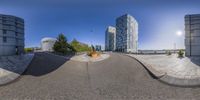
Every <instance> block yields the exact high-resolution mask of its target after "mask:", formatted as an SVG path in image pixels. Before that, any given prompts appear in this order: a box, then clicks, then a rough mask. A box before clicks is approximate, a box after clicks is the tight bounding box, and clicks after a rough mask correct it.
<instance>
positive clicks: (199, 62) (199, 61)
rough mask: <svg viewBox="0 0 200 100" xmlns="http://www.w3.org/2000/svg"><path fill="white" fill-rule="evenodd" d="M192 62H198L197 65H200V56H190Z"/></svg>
mask: <svg viewBox="0 0 200 100" xmlns="http://www.w3.org/2000/svg"><path fill="white" fill-rule="evenodd" d="M189 58H190V60H191V61H192V63H194V64H196V65H197V66H200V57H189Z"/></svg>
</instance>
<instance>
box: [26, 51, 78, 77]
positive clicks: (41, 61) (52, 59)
mask: <svg viewBox="0 0 200 100" xmlns="http://www.w3.org/2000/svg"><path fill="white" fill-rule="evenodd" d="M72 56H74V54H71V55H69V56H67V58H65V57H62V56H58V55H55V54H49V53H44V52H43V53H42V52H39V53H35V56H34V58H33V60H32V61H31V63H30V64H29V66H28V67H27V69H26V71H25V72H24V73H23V75H32V76H42V75H45V74H48V73H50V72H52V71H54V70H56V69H58V68H59V67H61V66H62V65H63V64H64V63H66V62H67V61H69V58H71V57H72Z"/></svg>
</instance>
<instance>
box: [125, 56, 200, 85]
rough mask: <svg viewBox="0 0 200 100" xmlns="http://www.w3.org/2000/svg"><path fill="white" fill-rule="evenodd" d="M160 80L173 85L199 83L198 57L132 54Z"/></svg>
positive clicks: (199, 64)
mask: <svg viewBox="0 0 200 100" xmlns="http://www.w3.org/2000/svg"><path fill="white" fill-rule="evenodd" d="M128 55H129V56H131V57H134V58H136V59H137V60H139V61H140V62H141V63H143V64H144V65H145V66H146V67H147V68H148V69H150V71H151V72H152V73H153V74H155V76H158V74H157V73H156V72H158V73H159V76H163V77H161V78H159V79H160V80H162V81H164V82H167V83H169V84H173V85H180V86H194V85H200V57H190V58H188V57H184V58H178V55H176V54H173V55H170V56H168V55H133V54H128Z"/></svg>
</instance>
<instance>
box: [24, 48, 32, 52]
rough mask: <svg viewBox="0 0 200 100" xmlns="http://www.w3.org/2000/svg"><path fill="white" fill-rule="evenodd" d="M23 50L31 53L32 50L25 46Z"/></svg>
mask: <svg viewBox="0 0 200 100" xmlns="http://www.w3.org/2000/svg"><path fill="white" fill-rule="evenodd" d="M24 51H25V53H31V52H33V48H25V49H24Z"/></svg>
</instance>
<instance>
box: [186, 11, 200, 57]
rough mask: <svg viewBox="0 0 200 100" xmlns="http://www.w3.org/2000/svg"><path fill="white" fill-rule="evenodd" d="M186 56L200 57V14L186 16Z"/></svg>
mask: <svg viewBox="0 0 200 100" xmlns="http://www.w3.org/2000/svg"><path fill="white" fill-rule="evenodd" d="M185 47H186V50H185V51H186V56H200V14H194V15H186V16H185Z"/></svg>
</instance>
